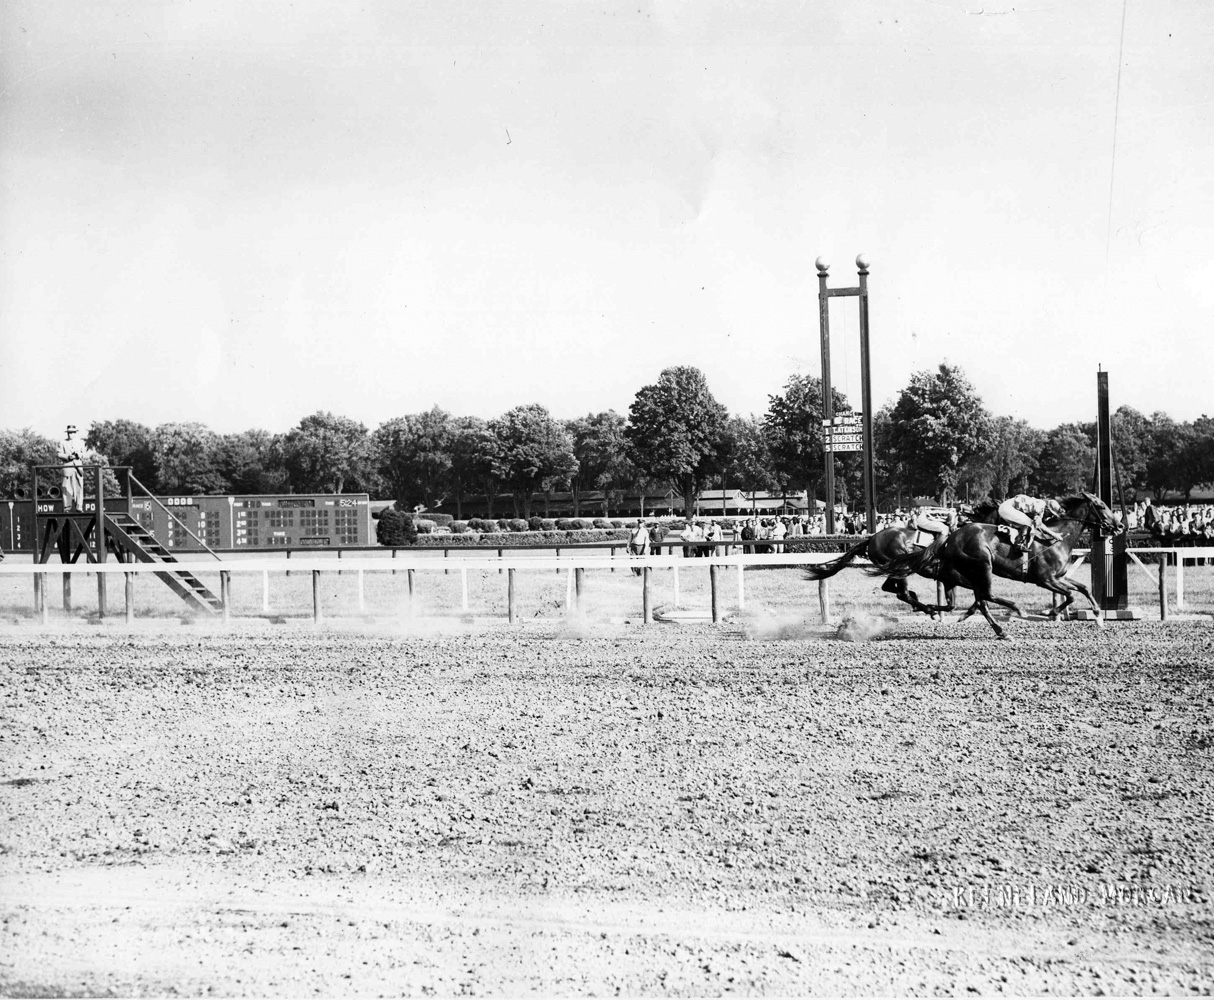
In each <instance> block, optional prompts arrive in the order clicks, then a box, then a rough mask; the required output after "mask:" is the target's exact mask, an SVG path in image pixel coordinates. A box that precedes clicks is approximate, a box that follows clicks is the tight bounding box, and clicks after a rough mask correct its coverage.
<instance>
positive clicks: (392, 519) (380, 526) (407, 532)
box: [375, 508, 417, 547]
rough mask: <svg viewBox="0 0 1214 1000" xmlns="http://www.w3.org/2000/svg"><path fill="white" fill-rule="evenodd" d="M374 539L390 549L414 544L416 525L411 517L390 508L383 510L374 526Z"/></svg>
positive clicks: (415, 540)
mask: <svg viewBox="0 0 1214 1000" xmlns="http://www.w3.org/2000/svg"><path fill="white" fill-rule="evenodd" d="M375 539H376V541H378V542H379V544H380V545H390V546H392V547H396V546H400V545H413V544H415V543H416V542H417V525H416V524H414V523H413V515H412V514H406V513H405V512H404V511H400V510H392V509H391V508H389V509H388V510H385V511H384V512H383V513H381V514H380V515H379V520H378V522H377V523H376V525H375Z"/></svg>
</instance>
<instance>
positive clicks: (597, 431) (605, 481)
mask: <svg viewBox="0 0 1214 1000" xmlns="http://www.w3.org/2000/svg"><path fill="white" fill-rule="evenodd" d="M627 424H628V421H627V420H626V419H625V418H624V417H622V416H620V414H618V413H616V412H615V410H607V411H605V412H603V413H590V414H587V415H586V416H584V417H577V418H575V419H573V420H567V421H565V429H566V430H568V431H569V435H570V437H572V438H573V457H574V458H576V459H577V463H578V467H577V472H576V473H574V474H573V476H571V477H570V480H569V486H570V489H572V490H573V516H574V517H580V516H581V513H582V506H581V505H582V494H583V493H585V492H586V491H588V490H602V491H603V492H604V494H605V495H606V496H607V497H608V501H610V499H611V497H612V495H613V494H615V495H619V494H620V493H621V492H622V490H623V489H624V488H625V487H626V486H627V485H629V484H630V483H632V482H633V481H634V480H635V479H636V470H635V469H634V468H633V466H632V463H631V462H630V461H629V460H628V453H627V440H626V438H625V437H624V428H625V427H626V426H627ZM603 514H604V516H606V515H607V509H606V506H605V507H604V510H603Z"/></svg>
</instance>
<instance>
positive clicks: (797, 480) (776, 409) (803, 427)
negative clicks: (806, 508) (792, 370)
mask: <svg viewBox="0 0 1214 1000" xmlns="http://www.w3.org/2000/svg"><path fill="white" fill-rule="evenodd" d="M822 398H823V397H822V380H821V379H820V378H818V377H817V376H816V375H793V376H792V377H791V378H789V380H788V383H787V384H786V385H785V386H784V392H782V393H780V394H779V395H775V396H768V397H767V413H766V414H765V415H764V417H763V426H764V428H765V429H766V431H767V439H768V442H769V449H770V452H771V464H772V471H773V472H774V473H775V477H776V480H777V482H778V483H779V486H780V488H781V489H785V490H790V489H805V490H808V491H809V492H810V494H811V495H812V494H816V493H819V492H821V491H822V490H823V489H824V487H823V480H824V478H825V473H824V469H825V464H826V463H825V461H824V456H825V452H824V451H823V444H824V434H823V431H822ZM831 400H832V401H833V404H834V412H835V413H842V412H845V411H848V410H850V409H851V406H850V405H849V404H848V402H847V397H846V396H844V395H843V393H841V392H839V390H838V389H834V388H832V389H831ZM835 459H836V473H837V478H838V473H839V471H840V467H841V471H842V475H843V476H845V477H847V478H848V480H849V482H850V480H851V479H853V478H854V479H855V482H854V483H851V485H852V486H853V487H854V488H856V489H857V490H858V489H859V479H858V478H857V477H858V475H859V469H860V462H859V460H858V459H856V458H854V457H852V456H850V455H849V454H848V453H846V452H840V453H839V454H837V455H836V456H835ZM840 459H842V461H839V460H840Z"/></svg>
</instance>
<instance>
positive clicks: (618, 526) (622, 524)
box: [611, 518, 636, 528]
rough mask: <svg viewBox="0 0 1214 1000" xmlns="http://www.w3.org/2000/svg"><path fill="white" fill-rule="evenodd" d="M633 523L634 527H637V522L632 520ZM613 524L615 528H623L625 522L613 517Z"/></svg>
mask: <svg viewBox="0 0 1214 1000" xmlns="http://www.w3.org/2000/svg"><path fill="white" fill-rule="evenodd" d="M632 524H633V527H636V522H635V521H633V522H632ZM611 526H612V527H613V528H622V527H624V522H623V521H616V520H615V519H614V518H613V519H612V521H611Z"/></svg>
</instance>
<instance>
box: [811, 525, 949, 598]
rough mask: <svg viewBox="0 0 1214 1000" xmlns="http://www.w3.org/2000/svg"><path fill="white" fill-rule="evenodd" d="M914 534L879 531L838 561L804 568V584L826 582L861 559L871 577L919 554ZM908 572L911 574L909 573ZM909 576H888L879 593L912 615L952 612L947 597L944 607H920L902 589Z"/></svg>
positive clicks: (910, 531) (912, 595)
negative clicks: (907, 608) (891, 597)
mask: <svg viewBox="0 0 1214 1000" xmlns="http://www.w3.org/2000/svg"><path fill="white" fill-rule="evenodd" d="M917 533H918V532H917V531H916V529H914V528H883V529H882V530H881V531H877V532H874V533H873V534H871V535H869V536H868V537H867V538H866V539H864V541H862V542H858V543H857V544H855V545H853V546H852V547H851V548H850V549H848V550H847V551H846V552H844V553H843V555H841V556H839V558H838V559H832V560H831V561H830V562H824V563H818V564H816V565H812V566H806V567H805V578H806V579H807V580H826V579H828V578H830V577H832V576H834V575H835V574H836V573H838V572H839V570H841V569H843V568H844V567H845V566H848V565H850V564H851V563H852V561H853V560H854V559H856V558H857V557H858V556H863V557H864V558H866V559H867V560H868V561H869V562H870V563H872V564H873V568H872V572H873V573H881V572H884V571H885V568H886V567H887V566H889V565H890V563H892V562H893V561H894V560H896V559H902V558H905V557H907V556H910V555H913V554H915V553H916V552H920V551H922V549H921V547H920V546H917V545H915V543H914V540H915V535H916V534H917ZM911 572H915V571H913V570H912V571H911ZM910 575H911V574H910V573H906V574H905V575H903V576H891V577H889V578H888V579H887V580H886V581H885V583H884V584H882V585H881V589H882V590H884V591H885V592H886V593H887V594H893V595H894V596H895V597H897V598H898V600H900V601H903V602H905V603H906V604H909V605H910V606H911V607H912V608H914V609H915V610H916V611H922V612H923V613H924V614H925V615H930V616H931V617H932V618H935V617H936V616H937V615H939V614H940V612H942V611H946V610H952V607H953V604H952V599H951V595H950V599H949V603H948V605H943V604H924V603H923V602H922V601H920V600H919V595H918V594H916V593H915V592H914V591H913V590H911V589H910V587H908V586H907V585H906V577H907V576H910Z"/></svg>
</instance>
